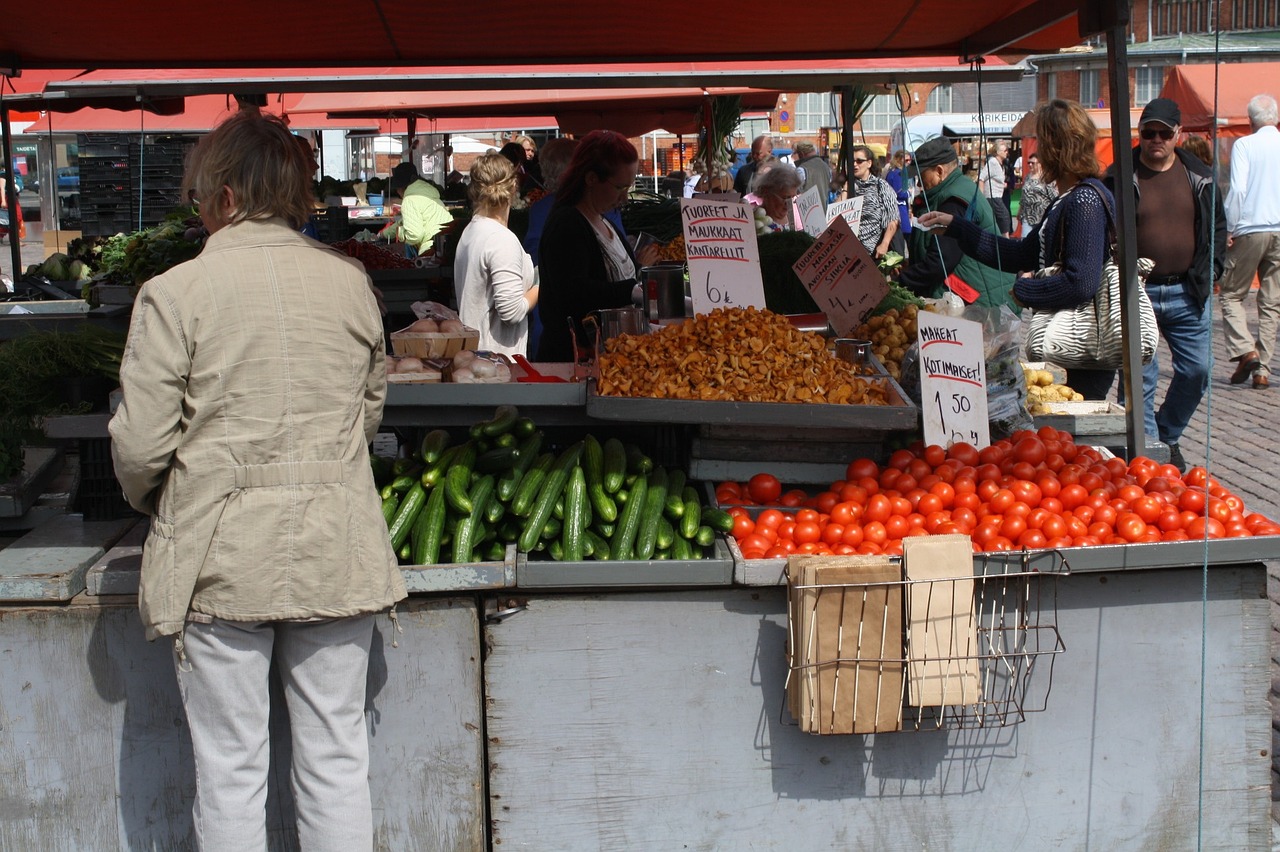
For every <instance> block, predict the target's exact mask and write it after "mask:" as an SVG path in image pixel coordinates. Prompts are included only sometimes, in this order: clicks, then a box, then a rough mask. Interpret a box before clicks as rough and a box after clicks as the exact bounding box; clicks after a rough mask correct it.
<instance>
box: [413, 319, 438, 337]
mask: <svg viewBox="0 0 1280 852" xmlns="http://www.w3.org/2000/svg"><path fill="white" fill-rule="evenodd" d="M405 330H406V331H409V332H411V333H413V334H435V333H436V332H438V331H439V330H440V324H439V323H437V322H436V321H435V320H433V319H431V318H430V317H427V318H426V319H420V320H418V321H417V322H415V323H414V324H413V325H411V326H409V327H408V328H407V329H405Z"/></svg>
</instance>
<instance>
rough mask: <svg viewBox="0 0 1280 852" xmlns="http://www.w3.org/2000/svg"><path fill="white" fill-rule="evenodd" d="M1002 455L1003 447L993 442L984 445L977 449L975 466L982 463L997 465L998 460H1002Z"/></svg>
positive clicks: (1003, 453) (1003, 454) (1003, 452)
mask: <svg viewBox="0 0 1280 852" xmlns="http://www.w3.org/2000/svg"><path fill="white" fill-rule="evenodd" d="M1004 457H1005V451H1004V449H1003V448H1002V447H999V446H997V445H995V444H991V445H990V446H986V447H983V448H982V449H980V450H978V465H975V466H981V465H984V464H995V465H998V464H1000V462H1002V461H1004Z"/></svg>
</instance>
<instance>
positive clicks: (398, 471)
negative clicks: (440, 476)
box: [391, 458, 422, 476]
mask: <svg viewBox="0 0 1280 852" xmlns="http://www.w3.org/2000/svg"><path fill="white" fill-rule="evenodd" d="M391 471H392V472H393V473H394V474H395V475H396V476H406V475H410V474H411V475H413V476H417V475H418V474H420V473H422V464H421V463H420V462H419V461H418V460H417V459H413V458H403V459H396V460H395V461H394V462H392V463H391Z"/></svg>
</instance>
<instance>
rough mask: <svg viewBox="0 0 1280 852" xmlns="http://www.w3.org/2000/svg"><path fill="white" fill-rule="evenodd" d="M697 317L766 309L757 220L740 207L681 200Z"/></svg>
mask: <svg viewBox="0 0 1280 852" xmlns="http://www.w3.org/2000/svg"><path fill="white" fill-rule="evenodd" d="M680 219H681V227H682V228H683V230H684V245H685V251H686V253H687V254H688V257H689V295H690V296H691V297H692V299H693V312H694V313H695V314H706V313H710V312H711V311H714V310H715V309H716V308H730V307H756V308H763V307H764V282H763V281H762V280H761V278H760V248H759V246H758V245H757V244H756V225H755V217H754V216H753V215H752V212H751V207H750V206H748V205H746V204H743V203H742V202H740V201H720V200H711V199H707V198H682V199H680Z"/></svg>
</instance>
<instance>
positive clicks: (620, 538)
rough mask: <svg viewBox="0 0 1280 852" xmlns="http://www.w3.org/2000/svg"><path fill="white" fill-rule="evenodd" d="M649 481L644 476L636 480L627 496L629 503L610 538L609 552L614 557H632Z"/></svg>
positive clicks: (620, 558)
mask: <svg viewBox="0 0 1280 852" xmlns="http://www.w3.org/2000/svg"><path fill="white" fill-rule="evenodd" d="M648 490H649V483H648V480H646V479H645V478H644V477H640V478H639V479H637V480H636V484H635V487H633V488H632V489H631V494H630V495H629V496H628V497H627V504H626V506H624V507H623V509H622V515H621V517H619V518H618V525H617V527H616V528H615V529H614V531H613V537H612V538H611V539H609V553H610V554H611V555H612V556H613V558H614V559H619V560H622V559H631V558H632V555H631V554H632V548H634V547H635V541H636V533H638V532H639V531H640V515H641V512H642V511H643V510H644V503H645V494H646V492H647V491H648Z"/></svg>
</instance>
